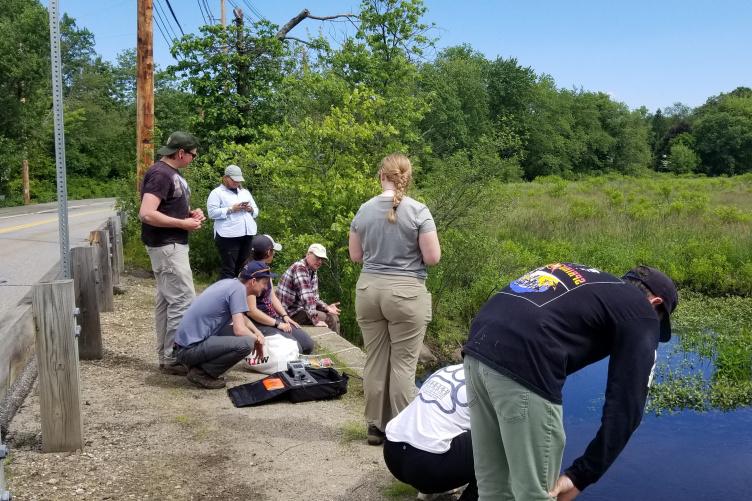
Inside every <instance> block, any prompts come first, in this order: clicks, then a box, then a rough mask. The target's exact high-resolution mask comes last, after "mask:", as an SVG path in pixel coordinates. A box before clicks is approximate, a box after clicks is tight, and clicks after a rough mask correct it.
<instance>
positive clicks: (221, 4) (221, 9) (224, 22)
mask: <svg viewBox="0 0 752 501" xmlns="http://www.w3.org/2000/svg"><path fill="white" fill-rule="evenodd" d="M219 12H220V15H219V18H220V19H221V21H222V27H223V28H224V27H225V26H227V19H225V0H219Z"/></svg>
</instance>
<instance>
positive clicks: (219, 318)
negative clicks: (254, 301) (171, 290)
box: [175, 278, 248, 348]
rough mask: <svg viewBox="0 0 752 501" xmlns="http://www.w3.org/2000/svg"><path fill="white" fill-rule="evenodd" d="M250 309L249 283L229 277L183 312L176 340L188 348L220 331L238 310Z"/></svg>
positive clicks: (209, 289) (201, 295) (211, 286)
mask: <svg viewBox="0 0 752 501" xmlns="http://www.w3.org/2000/svg"><path fill="white" fill-rule="evenodd" d="M246 311H248V301H247V298H246V292H245V285H243V284H242V283H240V282H239V281H238V279H237V278H226V279H224V280H220V281H218V282H215V283H213V284H212V285H210V286H209V287H207V288H206V290H205V291H204V292H202V293H201V294H200V295H199V296H198V297H196V299H194V300H193V303H191V306H190V307H189V308H188V310H187V311H186V312H185V314H184V315H183V319H182V320H181V321H180V325H179V326H178V330H177V332H176V333H175V342H176V343H177V344H178V345H180V346H182V347H183V348H187V347H189V346H190V345H192V344H195V343H199V342H201V341H203V340H204V339H206V338H208V337H209V336H213V335H215V334H217V333H218V332H219V331H220V330H221V329H222V328H223V327H224V326H225V325H227V324H229V323H230V320H231V319H232V316H233V315H234V314H236V313H245V312H246Z"/></svg>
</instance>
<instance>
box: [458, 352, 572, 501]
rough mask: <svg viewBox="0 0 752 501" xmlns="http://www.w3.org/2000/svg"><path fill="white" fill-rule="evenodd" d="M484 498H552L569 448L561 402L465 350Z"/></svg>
mask: <svg viewBox="0 0 752 501" xmlns="http://www.w3.org/2000/svg"><path fill="white" fill-rule="evenodd" d="M465 379H466V381H467V401H468V405H469V406H470V429H471V430H472V431H473V433H472V439H473V461H474V463H475V478H476V480H477V482H478V496H479V497H478V499H480V500H486V501H491V500H493V501H523V500H524V501H537V500H546V501H548V500H551V499H553V498H551V497H550V496H549V495H548V491H549V490H550V489H552V488H553V486H554V483H555V482H556V479H557V478H558V477H559V469H560V468H561V459H562V454H563V453H564V442H565V435H564V425H563V423H562V409H561V405H557V404H553V403H551V402H549V401H548V400H546V399H545V398H543V397H541V396H540V395H537V394H536V393H534V392H532V391H530V390H528V389H527V388H525V387H524V386H522V385H521V384H519V383H517V382H516V381H513V380H512V379H510V378H508V377H506V376H505V375H503V374H500V373H499V372H497V371H495V370H493V369H491V368H490V367H488V366H487V365H485V364H483V363H482V362H479V361H478V360H476V359H474V358H473V357H472V356H469V355H467V356H465Z"/></svg>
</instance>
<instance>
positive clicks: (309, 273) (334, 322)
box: [277, 244, 339, 334]
mask: <svg viewBox="0 0 752 501" xmlns="http://www.w3.org/2000/svg"><path fill="white" fill-rule="evenodd" d="M325 259H327V256H326V249H325V248H324V246H323V245H321V244H311V246H310V247H308V252H307V253H306V255H305V257H304V258H303V259H301V260H300V261H296V262H295V263H293V264H292V266H290V267H289V268H288V269H287V271H286V272H285V273H284V274H283V275H282V278H280V280H279V284H277V296H279V300H280V301H282V304H283V305H285V309H286V310H287V312H288V313H289V315H290V316H291V317H292V319H293V320H295V321H296V322H298V323H299V324H303V325H315V326H317V327H329V328H330V329H331V330H333V331H334V332H336V333H337V334H339V307H338V305H339V303H332V304H326V303H325V302H324V301H322V300H321V298H320V297H319V277H318V274H317V273H316V272H317V271H318V269H319V268H320V267H321V265H322V263H323V262H324V260H325Z"/></svg>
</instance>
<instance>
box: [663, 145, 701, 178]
mask: <svg viewBox="0 0 752 501" xmlns="http://www.w3.org/2000/svg"><path fill="white" fill-rule="evenodd" d="M698 165H700V157H698V156H697V153H695V152H694V151H693V150H692V148H691V147H690V146H688V145H687V144H684V143H682V142H676V143H674V144H672V145H671V149H670V152H669V155H668V158H667V167H668V170H670V171H671V172H675V173H676V174H686V173H688V172H694V170H695V169H696V168H697V166H698Z"/></svg>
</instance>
